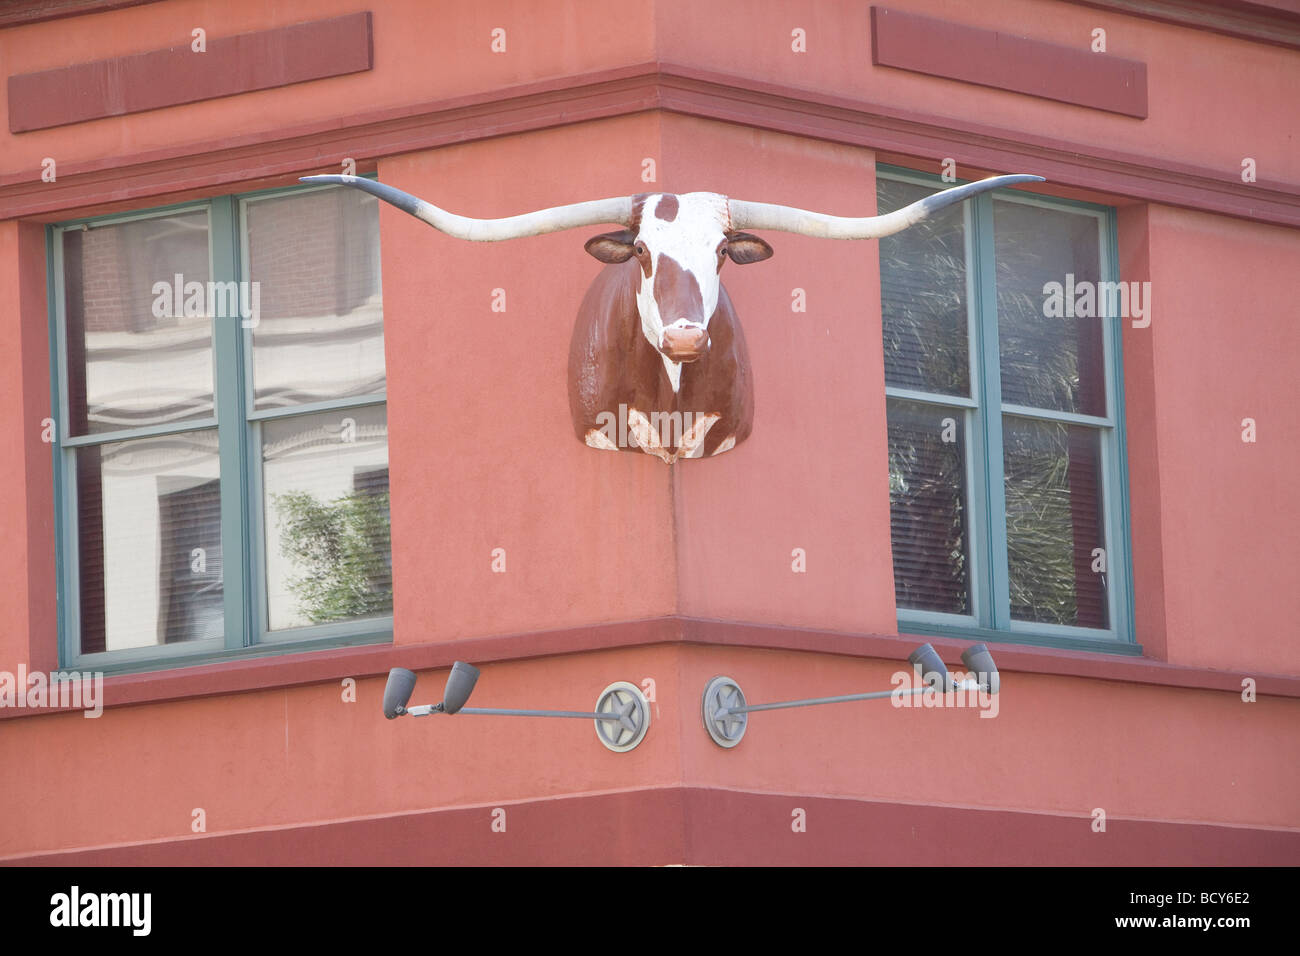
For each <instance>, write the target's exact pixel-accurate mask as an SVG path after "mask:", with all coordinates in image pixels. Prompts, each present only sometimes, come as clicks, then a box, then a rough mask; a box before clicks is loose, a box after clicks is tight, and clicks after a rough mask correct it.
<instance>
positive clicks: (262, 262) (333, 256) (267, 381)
mask: <svg viewBox="0 0 1300 956" xmlns="http://www.w3.org/2000/svg"><path fill="white" fill-rule="evenodd" d="M245 226H246V229H247V241H248V268H249V278H250V279H251V280H252V281H253V282H255V283H257V288H258V297H259V316H258V321H257V324H256V325H255V326H254V327H253V329H252V341H253V387H254V395H255V401H256V406H257V408H259V409H265V408H284V407H288V406H293V405H303V404H306V403H309V402H323V401H330V400H333V399H339V398H350V397H356V396H361V395H382V394H383V393H384V313H383V294H382V291H381V287H380V274H379V200H377V199H375V198H374V197H373V196H370V195H368V194H366V193H363V192H361V191H360V190H357V189H326V190H316V191H311V192H306V193H302V194H300V195H291V196H278V197H274V198H270V199H259V200H252V201H249V202H248V203H247V205H246V207H245Z"/></svg>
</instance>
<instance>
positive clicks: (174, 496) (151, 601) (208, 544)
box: [76, 430, 225, 654]
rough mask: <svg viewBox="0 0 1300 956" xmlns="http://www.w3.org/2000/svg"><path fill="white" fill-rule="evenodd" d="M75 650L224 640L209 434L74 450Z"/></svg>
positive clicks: (214, 462) (213, 442) (217, 506)
mask: <svg viewBox="0 0 1300 956" xmlns="http://www.w3.org/2000/svg"><path fill="white" fill-rule="evenodd" d="M76 469H77V471H76V478H77V510H78V512H79V514H78V519H79V520H78V526H79V528H80V541H79V558H80V565H81V635H82V636H81V651H82V653H86V654H90V653H96V652H99V651H116V650H122V649H123V648H129V647H145V646H149V645H157V644H174V643H177V642H181V641H197V640H203V639H208V638H214V639H220V638H222V637H223V635H224V632H225V628H224V617H223V614H224V612H223V591H222V554H221V501H220V495H219V492H218V479H219V461H218V456H217V433H216V431H215V430H207V431H200V432H185V433H180V434H175V435H167V436H163V437H158V438H138V439H132V440H129V441H121V442H110V443H107V444H103V445H89V446H85V447H81V448H78V449H77V451H76Z"/></svg>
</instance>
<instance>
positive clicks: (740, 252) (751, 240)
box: [727, 232, 772, 266]
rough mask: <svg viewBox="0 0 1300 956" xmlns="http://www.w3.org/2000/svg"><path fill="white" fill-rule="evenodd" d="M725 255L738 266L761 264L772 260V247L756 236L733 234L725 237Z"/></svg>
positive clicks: (742, 233)
mask: <svg viewBox="0 0 1300 956" xmlns="http://www.w3.org/2000/svg"><path fill="white" fill-rule="evenodd" d="M727 255H729V256H730V257H731V261H732V262H734V263H735V264H736V265H738V266H746V265H749V264H750V263H751V262H762V261H763V260H764V259H771V258H772V247H771V246H769V245H768V244H767V243H766V242H764V241H763V240H762V239H760V238H758V236H751V235H750V234H749V233H747V232H733V233H731V234H729V235H728V236H727Z"/></svg>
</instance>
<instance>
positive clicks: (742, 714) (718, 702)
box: [704, 644, 998, 749]
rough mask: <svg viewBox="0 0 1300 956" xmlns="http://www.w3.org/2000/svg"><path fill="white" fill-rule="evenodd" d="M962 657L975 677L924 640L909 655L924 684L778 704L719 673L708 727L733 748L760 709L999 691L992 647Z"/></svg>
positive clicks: (707, 707)
mask: <svg viewBox="0 0 1300 956" xmlns="http://www.w3.org/2000/svg"><path fill="white" fill-rule="evenodd" d="M961 659H962V663H963V664H965V665H966V667H967V669H968V670H970V671H971V673H972V675H973V677H972V678H970V679H967V680H964V681H962V682H961V683H960V684H958V683H957V682H956V681H954V680H953V679H952V675H950V674H949V673H948V668H947V667H946V666H944V663H943V658H941V657H940V656H939V652H938V651H936V650H935V649H934V648H933V647H932V646H931V645H929V644H922V645H921V646H920V647H918V648H917V649H916V650H914V651H913V652H912V653H911V654H909V655H908V657H907V660H908V663H910V664H911V665H912V667H913V668H914V669H915V670H916V673H917V674H918V675H920V677H921V686H920V687H909V688H895V689H894V690H876V691H870V692H868V693H865V694H844V695H842V696H839V697H809V698H806V699H804V700H787V701H782V702H780V703H776V704H750V703H747V702H746V700H745V692H744V691H742V690H741V689H740V685H739V684H738V683H736V682H735V681H734V680H732V679H731V678H730V677H721V676H720V677H715V678H713V679H712V680H711V681H709V683H708V684H707V685H706V686H705V688H704V729H705V730H707V731H708V732H709V737H710V738H711V739H712V740H713V742H714V743H715V744H717V745H718V746H719V747H725V748H727V749H730V748H732V747H734V746H736V744H738V743H740V741H741V740H742V739H743V738H744V736H745V730H746V729H747V728H748V726H749V715H750V714H752V713H754V712H756V711H760V710H782V709H784V708H787V707H811V706H815V705H817V704H841V703H846V702H848V701H852V700H882V699H884V698H886V697H893V696H894V695H895V694H920V693H923V692H924V691H926V690H929V689H932V688H933V689H934V690H936V691H939V692H940V693H943V692H945V691H948V690H983V691H986V692H987V693H989V694H996V693H997V692H998V671H997V668H996V667H995V666H994V664H993V655H992V654H990V653H989V649H988V647H986V646H985V645H983V644H976V645H974V646H973V647H968V648H967V649H966V650H964V651H963V652H962V655H961Z"/></svg>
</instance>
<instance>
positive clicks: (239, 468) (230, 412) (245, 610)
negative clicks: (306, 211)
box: [210, 196, 254, 650]
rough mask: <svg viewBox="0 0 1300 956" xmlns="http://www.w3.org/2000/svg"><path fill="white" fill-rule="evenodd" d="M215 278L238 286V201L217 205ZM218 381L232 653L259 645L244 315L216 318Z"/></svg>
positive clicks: (227, 607) (222, 201)
mask: <svg viewBox="0 0 1300 956" xmlns="http://www.w3.org/2000/svg"><path fill="white" fill-rule="evenodd" d="M210 221H211V237H212V278H213V279H214V280H215V281H217V282H232V281H233V282H238V281H239V280H240V279H241V278H242V277H241V276H240V270H239V247H238V217H237V216H236V213H235V201H234V199H233V198H232V197H229V196H223V197H220V198H218V199H214V200H213V201H212V207H211V220H210ZM211 321H212V346H213V361H214V362H215V364H216V367H215V369H214V370H213V373H214V374H213V379H214V381H215V383H216V392H217V394H216V406H217V436H218V442H219V444H220V454H221V560H222V587H223V593H224V597H225V621H226V648H227V649H229V650H237V649H239V648H242V647H247V646H248V645H250V644H252V643H253V633H254V631H253V622H252V619H251V616H250V614H249V607H250V606H251V604H252V602H251V601H250V600H249V596H250V595H251V593H252V592H251V590H250V589H251V586H252V585H251V577H250V575H251V573H252V571H251V568H250V567H249V560H250V559H249V555H250V554H251V549H250V546H249V545H250V534H249V529H248V519H247V517H246V516H247V514H248V510H249V499H248V477H247V476H248V436H247V434H246V426H245V422H244V370H243V364H242V340H243V333H244V330H243V326H242V324H241V321H240V317H239V316H238V315H235V316H216V317H213V318H212V320H211Z"/></svg>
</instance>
